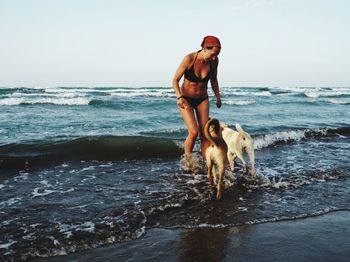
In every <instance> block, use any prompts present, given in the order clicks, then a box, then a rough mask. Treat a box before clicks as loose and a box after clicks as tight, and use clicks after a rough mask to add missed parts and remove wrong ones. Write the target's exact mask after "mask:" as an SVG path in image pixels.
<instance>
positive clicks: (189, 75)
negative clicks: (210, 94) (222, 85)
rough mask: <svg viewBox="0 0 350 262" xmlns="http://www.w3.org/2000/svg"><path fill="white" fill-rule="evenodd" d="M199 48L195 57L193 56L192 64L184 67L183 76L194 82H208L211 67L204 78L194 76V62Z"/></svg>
mask: <svg viewBox="0 0 350 262" xmlns="http://www.w3.org/2000/svg"><path fill="white" fill-rule="evenodd" d="M200 51H201V50H199V51H198V52H197V54H196V57H195V58H194V62H193V64H192V66H191V67H190V68H188V69H186V71H185V78H186V79H187V80H189V81H191V82H196V83H205V82H208V81H209V79H210V73H211V72H210V71H211V68H210V70H209V72H208V74H207V76H206V77H204V78H199V77H198V76H196V74H195V72H194V63H195V62H196V59H197V56H198V53H199V52H200Z"/></svg>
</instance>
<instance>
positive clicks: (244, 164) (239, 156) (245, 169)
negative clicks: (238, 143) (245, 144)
mask: <svg viewBox="0 0 350 262" xmlns="http://www.w3.org/2000/svg"><path fill="white" fill-rule="evenodd" d="M237 157H238V158H239V159H240V160H241V161H242V163H243V173H244V174H245V175H246V174H247V172H248V168H247V162H246V161H245V160H244V158H243V154H242V151H238V152H237Z"/></svg>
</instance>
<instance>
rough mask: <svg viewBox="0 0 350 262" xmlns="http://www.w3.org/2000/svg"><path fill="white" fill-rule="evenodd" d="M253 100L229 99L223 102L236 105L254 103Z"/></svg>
mask: <svg viewBox="0 0 350 262" xmlns="http://www.w3.org/2000/svg"><path fill="white" fill-rule="evenodd" d="M254 103H255V101H254V100H230V101H224V102H223V104H225V105H236V106H247V105H251V104H254Z"/></svg>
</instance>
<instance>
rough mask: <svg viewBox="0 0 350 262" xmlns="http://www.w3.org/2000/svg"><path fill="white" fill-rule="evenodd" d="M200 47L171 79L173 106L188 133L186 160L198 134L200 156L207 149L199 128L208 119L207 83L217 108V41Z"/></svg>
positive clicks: (211, 39) (213, 39) (209, 39)
mask: <svg viewBox="0 0 350 262" xmlns="http://www.w3.org/2000/svg"><path fill="white" fill-rule="evenodd" d="M201 46H202V49H201V50H199V51H197V52H194V53H190V54H188V55H186V56H185V58H184V59H183V60H182V62H181V64H180V66H179V68H178V69H177V71H176V73H175V76H174V79H173V88H174V90H175V93H176V96H177V106H178V108H179V111H180V113H181V115H182V117H183V119H184V122H185V124H186V126H187V130H188V136H187V138H186V140H185V157H186V159H189V157H190V154H191V152H192V150H193V147H194V144H195V142H196V138H197V136H198V134H200V139H201V149H202V155H203V156H204V154H205V149H206V148H207V146H208V141H206V139H205V137H204V133H203V128H204V126H205V124H206V122H207V121H208V118H209V98H208V92H207V89H208V81H209V80H210V84H211V87H212V89H213V91H214V94H215V97H216V105H217V107H218V108H220V107H221V99H220V91H219V84H218V80H217V68H218V64H219V59H218V55H219V53H220V50H221V44H220V40H219V39H218V38H217V37H215V36H206V37H204V39H203V42H202V44H201ZM182 76H185V78H184V82H183V84H182V86H181V87H180V85H179V81H180V79H181V78H182ZM196 117H197V119H196Z"/></svg>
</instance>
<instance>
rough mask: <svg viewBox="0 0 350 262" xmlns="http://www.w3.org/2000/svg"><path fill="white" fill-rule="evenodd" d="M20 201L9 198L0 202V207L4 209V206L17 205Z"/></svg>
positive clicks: (16, 198) (15, 198)
mask: <svg viewBox="0 0 350 262" xmlns="http://www.w3.org/2000/svg"><path fill="white" fill-rule="evenodd" d="M20 200H22V198H19V197H13V198H10V199H8V200H5V201H2V202H0V206H2V207H4V206H12V205H13V204H16V203H18V202H19V201H20Z"/></svg>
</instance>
